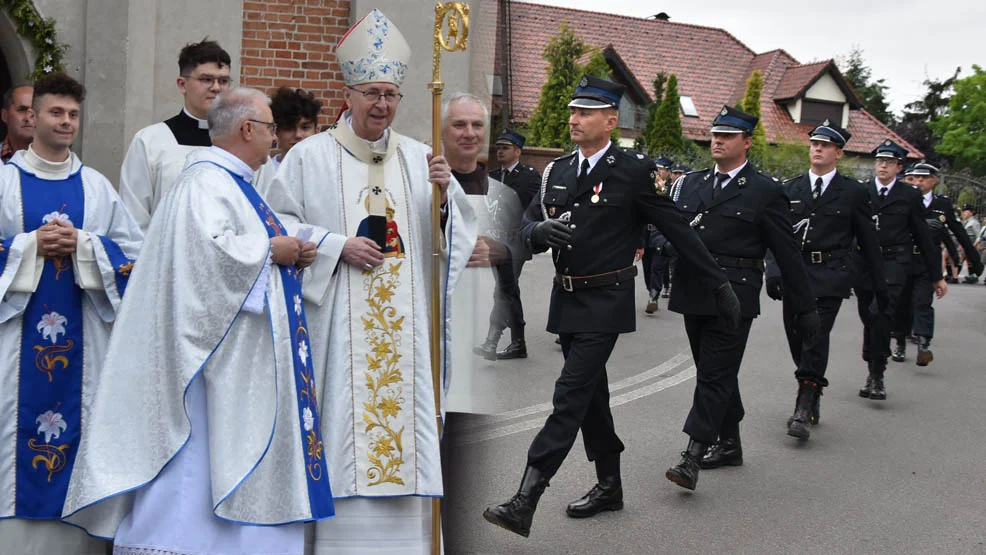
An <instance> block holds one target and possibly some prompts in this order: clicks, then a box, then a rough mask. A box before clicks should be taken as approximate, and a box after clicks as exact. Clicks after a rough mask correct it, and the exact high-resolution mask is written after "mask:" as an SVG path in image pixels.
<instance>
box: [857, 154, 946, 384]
mask: <svg viewBox="0 0 986 555" xmlns="http://www.w3.org/2000/svg"><path fill="white" fill-rule="evenodd" d="M873 154H874V155H875V156H876V162H875V168H876V176H875V177H874V178H873V179H870V180H868V181H866V182H865V183H863V187H864V188H866V189H867V191H868V194H869V195H870V203H871V204H872V205H873V221H874V222H875V224H876V230H877V235H878V236H879V238H880V250H881V251H882V254H883V269H884V275H885V277H886V282H887V292H888V294H889V302H888V303H887V306H886V308H884V307H881V306H880V305H879V303H877V302H876V291H875V290H874V289H873V285H872V284H873V277H872V275H871V268H870V267H869V265H868V264H867V261H866V260H865V259H863V258H862V257H856V259H855V263H854V268H853V276H854V278H853V279H854V283H853V289H854V290H855V292H856V301H857V302H856V308H857V310H858V312H859V318H860V320H862V322H863V360H865V361H866V362H867V365H868V369H869V375H868V376H867V377H866V385H864V386H863V388H862V389H860V390H859V396H860V397H866V398H869V399H873V400H875V401H882V400H884V399H886V398H887V389H886V386H885V384H884V381H883V379H884V378H883V376H884V372H885V371H886V369H887V358H888V357H889V356H890V332H891V327H892V326H893V323H894V322H895V321H896V315H897V313H898V311H900V310H906V307H905V302H904V300H903V293H904V288H905V285H906V283H907V281H908V279H910V276H911V271H912V266H913V264H914V261H913V259H912V253H913V252H914V249H915V248H917V249H918V250H919V252H920V253H921V260H920V262H921V263H923V264H924V265H925V267H926V268H927V269H928V278H929V283H931V284H932V287H933V289H934V291H935V293H936V294H937V295H938V297H939V298H941V297H944V296H945V293H946V292H947V291H948V285H946V284H945V281H944V280H943V279H942V274H941V251H940V250H938V249H935V248H934V246H933V245H932V242H931V233H930V232H929V230H928V224H927V223H926V222H925V221H924V205H923V204H922V202H921V192H920V191H919V190H918V189H916V188H915V187H913V186H912V185H908V184H907V183H903V182H897V174H898V173H899V172H900V171H901V170H902V169H903V168H904V160H905V159H906V158H907V151H906V150H905V149H904V147H902V146H900V145H898V144H897V143H895V142H894V141H892V140H890V139H887V140H885V141H883V143H882V144H881V145H880V146H878V147H876V149H875V150H874V151H873Z"/></svg>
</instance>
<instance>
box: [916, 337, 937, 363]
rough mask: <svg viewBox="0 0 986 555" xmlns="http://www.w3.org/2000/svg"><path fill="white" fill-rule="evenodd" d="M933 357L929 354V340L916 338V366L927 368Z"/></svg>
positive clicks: (927, 338) (928, 338)
mask: <svg viewBox="0 0 986 555" xmlns="http://www.w3.org/2000/svg"><path fill="white" fill-rule="evenodd" d="M932 360H935V355H934V354H932V353H931V338H930V337H922V336H918V366H927V365H928V363H930V362H931V361H932Z"/></svg>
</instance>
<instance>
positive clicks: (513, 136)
mask: <svg viewBox="0 0 986 555" xmlns="http://www.w3.org/2000/svg"><path fill="white" fill-rule="evenodd" d="M525 142H527V138H526V137H524V136H523V135H521V134H520V133H518V132H516V131H511V130H510V129H504V130H503V133H500V136H499V137H497V138H496V143H494V144H498V145H514V146H516V147H517V148H524V143H525Z"/></svg>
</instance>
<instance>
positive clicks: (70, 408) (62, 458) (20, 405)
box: [3, 168, 92, 519]
mask: <svg viewBox="0 0 986 555" xmlns="http://www.w3.org/2000/svg"><path fill="white" fill-rule="evenodd" d="M18 169H20V182H21V203H22V214H23V218H24V221H23V230H24V232H25V233H30V232H32V231H34V230H36V229H37V228H39V227H41V226H42V225H44V224H46V223H49V222H51V221H53V220H61V221H66V222H71V223H72V225H73V226H75V227H76V228H80V229H81V228H82V224H83V218H84V214H85V193H84V191H83V186H82V169H81V168H80V169H79V170H78V171H76V172H75V173H73V174H72V175H70V176H68V177H67V178H65V179H61V180H46V179H41V178H39V177H37V176H35V175H34V174H32V173H29V172H27V171H25V170H24V169H22V168H18ZM7 246H8V245H5V247H7ZM7 250H8V249H6V248H5V249H4V254H6V253H7ZM4 258H6V257H4ZM3 264H4V265H6V260H3ZM82 328H83V326H82V289H80V288H79V286H78V285H76V283H75V272H74V271H73V269H72V257H71V256H60V257H57V258H52V257H48V258H45V261H44V271H43V272H42V274H41V280H40V282H39V283H38V287H37V289H36V290H35V291H34V293H33V294H32V295H31V300H30V301H29V302H28V303H27V308H26V309H25V310H24V319H23V329H22V331H21V351H20V353H21V356H20V375H19V377H18V384H19V391H18V402H17V463H16V465H15V472H16V473H17V478H16V487H17V491H16V495H15V513H14V514H15V516H17V517H22V518H35V519H38V518H40V519H57V518H61V516H62V505H63V504H64V503H65V493H66V491H67V490H68V482H69V477H70V476H71V474H72V465H73V463H74V462H75V454H76V452H77V451H78V447H79V439H80V437H81V430H80V427H81V425H82V376H83V372H85V371H87V370H90V371H91V370H92V369H87V368H84V358H83V353H82V350H83V344H82V338H83V329H82Z"/></svg>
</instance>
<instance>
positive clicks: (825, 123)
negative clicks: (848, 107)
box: [822, 118, 832, 127]
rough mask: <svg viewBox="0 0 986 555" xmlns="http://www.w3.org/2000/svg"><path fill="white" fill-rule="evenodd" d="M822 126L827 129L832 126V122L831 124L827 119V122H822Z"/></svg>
mask: <svg viewBox="0 0 986 555" xmlns="http://www.w3.org/2000/svg"><path fill="white" fill-rule="evenodd" d="M822 125H824V126H825V127H828V126H830V125H832V122H830V121H829V120H828V118H825V121H823V122H822Z"/></svg>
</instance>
